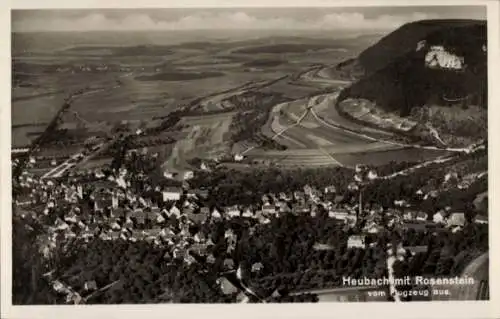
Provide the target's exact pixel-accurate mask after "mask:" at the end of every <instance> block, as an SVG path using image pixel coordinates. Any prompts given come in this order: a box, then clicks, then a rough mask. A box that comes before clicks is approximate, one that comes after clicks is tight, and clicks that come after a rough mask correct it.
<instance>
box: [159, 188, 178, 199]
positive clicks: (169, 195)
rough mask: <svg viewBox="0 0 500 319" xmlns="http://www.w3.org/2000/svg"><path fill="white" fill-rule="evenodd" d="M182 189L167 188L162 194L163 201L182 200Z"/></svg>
mask: <svg viewBox="0 0 500 319" xmlns="http://www.w3.org/2000/svg"><path fill="white" fill-rule="evenodd" d="M181 195H182V189H180V188H179V187H167V188H165V190H164V191H163V192H162V196H163V201H164V202H166V201H176V200H179V199H181Z"/></svg>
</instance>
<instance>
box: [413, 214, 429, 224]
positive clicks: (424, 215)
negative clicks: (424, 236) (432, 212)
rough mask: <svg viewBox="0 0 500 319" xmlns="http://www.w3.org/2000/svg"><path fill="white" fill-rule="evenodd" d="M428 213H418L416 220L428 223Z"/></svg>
mask: <svg viewBox="0 0 500 319" xmlns="http://www.w3.org/2000/svg"><path fill="white" fill-rule="evenodd" d="M427 217H428V215H427V213H424V212H418V213H417V215H416V220H418V221H422V222H423V221H426V220H427Z"/></svg>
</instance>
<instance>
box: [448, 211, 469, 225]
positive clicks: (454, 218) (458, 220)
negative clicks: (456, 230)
mask: <svg viewBox="0 0 500 319" xmlns="http://www.w3.org/2000/svg"><path fill="white" fill-rule="evenodd" d="M447 225H448V227H456V226H459V227H464V225H465V214H464V213H452V214H451V215H450V217H449V218H448V223H447Z"/></svg>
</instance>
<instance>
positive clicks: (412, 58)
mask: <svg viewBox="0 0 500 319" xmlns="http://www.w3.org/2000/svg"><path fill="white" fill-rule="evenodd" d="M486 42H487V31H486V22H484V21H476V20H426V21H419V22H414V23H409V24H406V25H404V26H402V27H401V28H399V29H397V30H396V31H394V32H392V33H390V34H389V35H387V36H386V37H384V38H382V39H381V40H380V41H379V42H378V43H376V44H375V45H373V46H371V47H370V48H368V49H366V50H365V51H363V52H362V53H361V54H360V55H359V57H358V58H356V59H352V60H349V61H346V62H344V63H341V64H339V65H337V70H339V72H341V73H342V74H346V73H349V72H351V75H352V77H354V78H356V81H355V82H354V83H353V84H352V85H351V86H350V87H348V88H346V89H344V90H343V91H342V92H341V94H340V96H339V99H338V102H339V103H341V102H342V101H344V100H346V99H365V100H369V101H371V102H373V103H375V104H376V105H377V107H378V108H379V109H380V110H383V111H386V112H392V113H395V114H398V115H399V116H402V117H407V116H409V115H410V114H412V113H414V112H415V111H416V110H415V109H419V108H421V107H422V106H429V105H430V106H439V107H451V108H453V109H455V108H456V110H457V112H461V111H462V109H466V108H467V107H469V106H474V107H479V108H480V109H483V110H485V111H484V112H487V52H486V48H487V43H486ZM345 111H347V112H348V111H349V110H345ZM431 120H432V119H431ZM452 134H453V133H452Z"/></svg>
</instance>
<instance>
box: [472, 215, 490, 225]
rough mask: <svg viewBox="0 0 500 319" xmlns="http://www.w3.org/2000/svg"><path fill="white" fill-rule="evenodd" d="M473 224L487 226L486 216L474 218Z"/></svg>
mask: <svg viewBox="0 0 500 319" xmlns="http://www.w3.org/2000/svg"><path fill="white" fill-rule="evenodd" d="M474 222H475V223H476V224H483V225H484V224H488V215H481V214H478V215H476V216H475V217H474Z"/></svg>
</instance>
